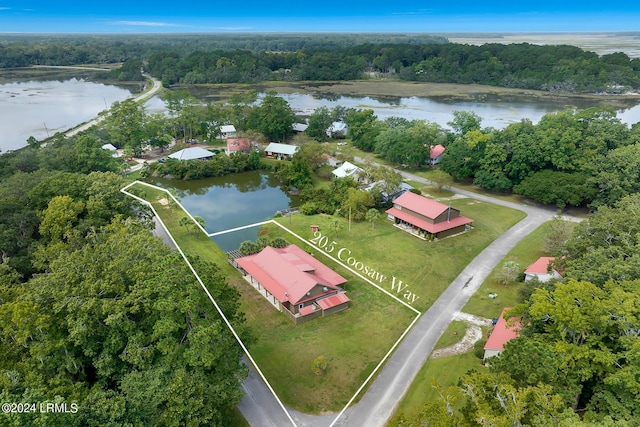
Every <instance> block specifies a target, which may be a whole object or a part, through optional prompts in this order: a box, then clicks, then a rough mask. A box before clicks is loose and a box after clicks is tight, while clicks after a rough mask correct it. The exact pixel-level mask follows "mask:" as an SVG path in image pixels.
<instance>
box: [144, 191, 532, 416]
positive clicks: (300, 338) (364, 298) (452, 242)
mask: <svg viewBox="0 0 640 427" xmlns="http://www.w3.org/2000/svg"><path fill="white" fill-rule="evenodd" d="M136 189H138V190H139V191H142V193H141V194H142V195H143V196H144V198H146V199H147V200H150V201H152V202H153V205H154V207H155V208H156V210H157V211H158V213H159V215H160V216H161V217H162V219H163V221H164V222H165V224H166V225H167V227H168V228H169V229H170V230H171V232H172V234H173V236H174V238H175V239H176V241H178V243H179V245H180V247H181V248H182V249H183V250H184V251H185V252H187V253H191V254H198V255H199V256H200V257H202V258H204V259H206V260H210V261H213V262H216V263H217V264H218V265H219V266H220V268H221V269H222V271H223V273H224V274H225V275H226V276H227V277H228V280H229V283H231V284H232V285H233V286H235V287H237V288H238V289H239V290H240V292H241V294H242V297H241V304H242V310H243V311H244V312H245V314H246V319H247V324H248V326H249V327H250V329H251V330H253V331H254V334H255V335H256V338H257V340H256V342H255V343H254V344H253V345H252V346H251V348H250V351H251V353H252V356H253V357H254V358H255V360H256V361H257V363H258V365H259V367H260V368H261V369H262V370H263V372H264V373H265V375H266V376H267V378H268V379H269V380H270V383H271V385H272V386H273V387H274V389H275V391H276V393H277V394H278V396H279V397H280V398H281V399H282V401H283V402H284V403H285V404H286V405H288V406H290V407H292V408H294V409H297V410H300V411H304V412H309V413H322V412H326V411H338V410H340V409H341V408H342V406H343V405H344V404H346V402H347V401H348V400H349V399H350V398H351V396H352V395H353V394H354V393H355V391H356V390H357V388H358V387H360V385H362V383H363V381H364V380H365V379H366V378H367V377H368V376H369V374H370V373H371V372H372V371H373V369H374V368H375V367H376V365H377V364H378V363H379V361H380V360H381V359H382V358H383V357H384V355H385V354H386V353H387V351H388V350H389V349H390V348H391V346H392V345H393V343H394V342H395V341H396V340H397V339H398V337H399V336H400V335H401V334H402V332H403V331H404V330H405V329H406V328H407V327H408V325H409V324H410V323H411V321H412V320H413V319H414V318H415V313H414V312H412V311H411V310H410V309H408V308H407V307H405V306H404V305H402V304H401V303H400V302H398V301H396V300H394V299H392V298H391V297H390V296H389V295H387V294H385V293H384V292H382V291H381V290H379V289H376V288H375V287H374V286H372V285H371V284H368V283H366V282H365V281H364V280H362V279H361V278H358V277H357V276H356V275H354V274H352V273H351V272H350V271H348V270H347V269H345V268H343V267H341V266H339V265H337V264H336V263H335V262H333V261H331V260H330V259H327V258H326V257H324V255H322V254H321V253H320V252H319V251H317V250H313V252H314V254H315V256H317V257H318V258H319V259H321V260H322V261H323V262H325V263H326V264H328V265H329V266H331V267H332V268H335V269H336V271H337V272H338V273H340V274H341V275H343V276H344V277H345V278H347V279H348V282H347V283H346V286H345V287H346V290H347V294H348V295H349V297H350V298H351V301H352V302H351V305H350V308H349V309H348V310H346V311H344V312H342V313H338V314H334V315H331V316H328V317H326V318H319V319H315V320H312V321H310V322H307V323H304V324H301V325H297V326H296V325H294V324H293V323H292V322H291V321H290V320H289V319H288V318H287V317H286V316H285V315H284V314H282V313H280V312H278V311H276V310H275V309H274V308H273V306H271V305H270V303H268V302H267V301H266V300H265V299H264V298H263V297H262V296H261V295H259V294H258V293H257V292H256V291H255V290H254V289H253V288H252V287H251V286H250V285H248V284H247V283H246V282H245V281H244V280H243V279H242V278H241V276H240V274H239V273H238V272H237V271H236V270H235V269H234V268H233V267H231V266H230V265H229V264H228V263H227V261H226V254H224V253H223V252H222V251H221V250H220V249H219V248H218V247H217V246H216V245H215V244H214V243H213V242H212V241H211V239H209V238H208V237H207V236H205V235H203V234H201V233H195V232H191V233H189V232H188V231H187V230H186V229H185V228H184V227H180V226H179V225H178V221H179V220H180V218H182V217H183V216H185V214H184V213H183V212H181V210H180V208H179V207H178V205H176V204H173V203H171V204H169V205H163V204H161V203H159V202H158V199H160V198H164V197H166V193H164V192H160V191H157V190H153V189H150V188H148V187H142V186H135V187H134V191H135V190H136ZM452 204H453V206H454V207H456V208H458V209H460V210H461V212H462V214H463V215H465V216H468V217H471V218H474V220H475V222H474V229H473V230H471V231H470V232H468V233H464V234H462V235H459V236H455V237H452V238H448V239H443V240H441V241H438V242H426V241H424V240H421V239H418V238H416V237H414V236H412V235H410V234H407V233H405V232H403V231H401V230H399V229H397V228H395V227H393V225H392V224H391V222H389V221H387V220H386V219H383V218H382V219H380V220H378V222H377V223H376V225H375V229H374V230H372V229H371V224H370V223H366V222H360V223H355V222H353V223H352V224H351V229H350V230H349V225H348V221H347V220H345V219H341V222H342V229H341V230H339V231H338V233H337V236H336V233H335V232H334V231H329V230H330V229H329V226H328V224H329V222H330V220H331V219H333V218H334V217H329V216H326V215H316V216H303V215H294V216H293V217H290V218H279V219H278V221H279V222H280V223H281V224H283V225H285V226H286V227H288V228H290V229H291V230H293V231H294V232H295V233H297V234H298V235H299V236H301V237H302V238H304V239H306V240H309V239H310V238H312V237H313V235H312V233H311V230H310V225H312V224H314V225H319V226H320V233H322V234H323V235H325V236H327V237H328V239H327V240H328V244H326V245H325V250H327V251H328V250H329V246H330V242H331V241H335V243H334V244H333V246H334V248H333V251H332V253H331V255H333V256H337V255H338V252H339V251H340V249H343V248H344V250H343V251H342V252H341V257H340V258H341V259H342V260H345V259H346V258H347V257H346V255H347V254H348V255H349V256H350V257H352V259H353V261H354V262H356V261H357V262H359V263H362V264H358V265H363V266H364V265H366V266H367V267H369V268H371V269H375V270H376V271H377V272H379V273H381V274H382V275H384V276H385V279H381V280H374V282H375V283H376V284H378V285H379V286H380V287H381V288H382V289H384V290H385V291H387V292H390V293H391V294H393V295H395V296H397V298H398V299H399V300H401V301H404V302H406V303H407V304H411V305H412V306H413V307H415V308H416V309H418V310H420V311H425V310H426V309H427V308H428V307H429V306H430V305H431V304H432V303H433V301H435V299H436V298H437V297H438V296H439V295H440V293H441V292H442V291H443V290H444V289H445V288H446V287H447V286H448V285H449V283H450V282H451V281H452V280H453V279H454V278H455V277H456V276H457V275H458V274H459V272H460V271H461V270H462V269H463V268H464V267H465V266H466V265H467V264H468V262H469V261H471V260H472V259H473V258H474V257H475V256H476V255H477V254H478V253H479V252H480V251H481V250H482V249H483V248H484V247H486V246H487V245H488V244H489V243H491V241H493V240H494V239H495V238H496V237H498V236H499V235H500V234H502V233H503V232H504V231H506V230H507V229H508V228H509V227H510V226H511V225H513V224H515V223H516V222H517V221H519V220H520V219H522V218H523V216H524V214H522V213H521V212H519V211H516V210H512V209H508V208H504V207H500V206H497V205H492V204H489V203H483V202H477V201H474V200H471V199H456V200H454V201H453V202H452ZM260 234H261V235H263V234H269V235H270V236H271V237H275V236H278V235H281V236H283V237H285V238H286V239H287V240H289V241H290V242H291V243H296V244H298V245H300V246H301V247H303V248H305V249H310V247H309V245H307V244H306V243H303V242H300V241H298V240H297V238H296V237H294V236H292V235H290V234H289V233H287V232H286V231H285V230H283V229H281V228H280V227H278V226H276V225H275V224H268V225H266V226H264V227H263V228H262V229H261V231H260ZM394 277H395V279H396V282H397V283H398V282H399V281H402V283H403V285H402V286H403V290H402V291H401V292H398V291H397V287H396V289H395V290H394V289H392V283H393V278H394ZM405 287H406V289H405ZM320 355H322V356H324V357H325V358H326V359H327V361H328V362H329V363H328V369H327V371H326V374H325V375H323V376H316V375H315V374H313V372H312V371H311V368H310V367H311V363H312V361H313V359H315V358H316V357H317V356H320Z"/></svg>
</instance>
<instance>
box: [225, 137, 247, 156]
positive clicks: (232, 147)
mask: <svg viewBox="0 0 640 427" xmlns="http://www.w3.org/2000/svg"><path fill="white" fill-rule="evenodd" d="M249 151H251V141H250V140H249V138H229V139H227V155H230V154H233V153H248V152H249Z"/></svg>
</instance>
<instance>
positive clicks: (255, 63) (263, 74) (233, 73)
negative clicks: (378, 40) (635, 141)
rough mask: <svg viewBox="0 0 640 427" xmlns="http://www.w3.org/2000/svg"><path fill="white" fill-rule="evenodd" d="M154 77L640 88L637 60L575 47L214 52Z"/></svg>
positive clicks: (159, 65)
mask: <svg viewBox="0 0 640 427" xmlns="http://www.w3.org/2000/svg"><path fill="white" fill-rule="evenodd" d="M148 67H149V71H150V73H151V74H152V75H153V76H155V77H157V78H159V79H162V81H163V83H164V84H165V86H171V85H173V84H176V83H183V84H200V83H238V82H241V83H250V82H259V81H264V80H289V81H300V80H319V81H325V80H354V79H361V78H366V77H367V76H371V75H385V76H388V77H395V78H398V79H402V80H408V81H421V82H446V83H461V84H471V83H474V84H484V85H491V86H501V87H514V88H524V89H537V90H544V91H549V92H558V93H583V92H609V93H611V92H615V93H620V92H623V91H626V90H631V89H637V88H639V87H640V75H639V74H638V72H639V71H640V59H630V58H629V57H628V56H627V55H626V54H624V53H613V54H607V55H603V56H598V55H597V54H595V53H593V52H586V51H584V50H582V49H580V48H577V47H573V46H564V45H560V46H548V45H547V46H537V45H531V44H527V43H522V44H509V45H502V44H486V45H482V46H471V45H461V44H455V43H438V44H420V45H414V44H372V43H367V44H362V45H357V46H351V47H345V48H336V49H326V48H319V47H313V48H305V49H300V50H298V51H296V52H278V53H273V52H267V51H261V52H251V51H247V50H234V51H225V50H212V51H206V50H201V51H196V52H192V53H190V54H181V53H178V52H176V51H166V52H156V53H154V54H152V55H150V56H149V58H148Z"/></svg>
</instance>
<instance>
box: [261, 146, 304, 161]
mask: <svg viewBox="0 0 640 427" xmlns="http://www.w3.org/2000/svg"><path fill="white" fill-rule="evenodd" d="M296 151H298V147H297V146H295V145H289V144H280V143H278V142H272V143H270V144H269V145H267V148H265V149H264V154H265V155H266V156H267V157H275V158H279V159H289V158H291V157H293V155H294V154H296Z"/></svg>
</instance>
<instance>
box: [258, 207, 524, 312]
mask: <svg viewBox="0 0 640 427" xmlns="http://www.w3.org/2000/svg"><path fill="white" fill-rule="evenodd" d="M451 204H452V206H453V207H454V208H457V209H460V211H461V213H462V215H464V216H468V217H470V218H473V219H474V220H475V221H474V224H473V225H474V229H473V230H471V231H469V232H466V233H463V234H461V235H458V236H453V237H450V238H446V239H441V240H439V241H437V242H427V241H424V240H421V239H419V238H417V237H415V236H413V235H410V234H408V233H405V232H403V231H402V230H400V229H398V228H396V227H394V226H393V224H392V223H391V222H390V221H387V220H386V219H380V220H378V221H377V222H376V223H375V228H374V229H373V230H372V229H371V224H370V223H369V222H366V221H363V222H351V226H349V221H348V220H347V219H344V218H339V221H340V223H341V228H340V230H339V231H338V232H337V233H336V232H335V231H332V230H331V228H330V226H329V224H330V223H331V221H332V220H334V219H336V218H337V217H335V216H328V215H313V216H304V215H294V216H293V217H288V218H279V219H277V221H278V222H280V223H281V224H283V225H285V226H286V227H288V228H289V229H291V230H292V231H294V232H295V233H297V234H298V235H300V236H302V237H303V238H305V239H311V238H313V233H312V232H311V225H318V226H319V227H320V229H319V232H320V233H321V234H322V235H323V236H326V237H327V240H328V241H329V242H331V241H333V242H335V243H334V245H333V246H334V247H335V248H334V250H333V253H332V255H333V256H336V257H338V258H340V260H341V261H345V260H347V259H348V258H353V260H354V261H357V262H358V263H361V264H362V265H364V266H366V267H368V268H369V269H373V270H375V271H376V272H378V273H380V274H381V275H382V276H384V279H383V280H378V282H377V283H378V284H379V285H380V286H381V287H383V288H384V289H385V290H387V291H388V292H391V293H393V294H394V295H396V296H397V297H398V298H401V299H403V300H404V301H406V302H408V303H410V304H411V306H413V307H415V308H416V309H418V310H420V311H422V312H424V311H426V310H427V309H428V308H429V307H430V306H431V304H433V302H434V301H435V300H436V299H437V298H438V297H439V296H440V294H441V293H442V292H443V291H444V290H445V289H446V288H447V286H449V284H450V283H451V282H452V281H453V280H454V279H455V278H456V277H457V275H458V274H460V272H461V271H462V270H463V269H464V267H465V266H466V265H467V264H468V263H469V262H471V260H472V259H473V258H475V256H476V255H478V254H479V253H480V252H481V251H482V250H483V249H484V248H485V247H486V246H487V245H489V244H490V243H491V242H492V241H493V240H495V239H496V238H497V237H498V236H500V235H501V234H502V233H504V232H505V231H506V230H507V229H509V228H510V227H511V226H512V225H514V224H515V223H517V222H518V221H520V220H521V219H522V218H524V215H525V214H524V213H522V212H521V211H517V210H515V209H509V208H505V207H501V206H498V205H493V204H491V203H486V202H480V201H477V200H473V199H466V198H461V199H455V200H452V201H451ZM261 233H264V234H267V235H269V236H270V237H277V236H281V237H285V238H286V236H285V235H284V231H282V230H278V229H276V228H275V226H269V225H266V226H264V227H263V230H261ZM343 248H344V250H343V251H342V252H339V251H340V250H341V249H343ZM394 279H395V286H394ZM400 281H401V282H402V285H401V286H400V289H401V290H399V288H398V286H399V283H400ZM409 293H410V294H409ZM414 297H415V298H414Z"/></svg>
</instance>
